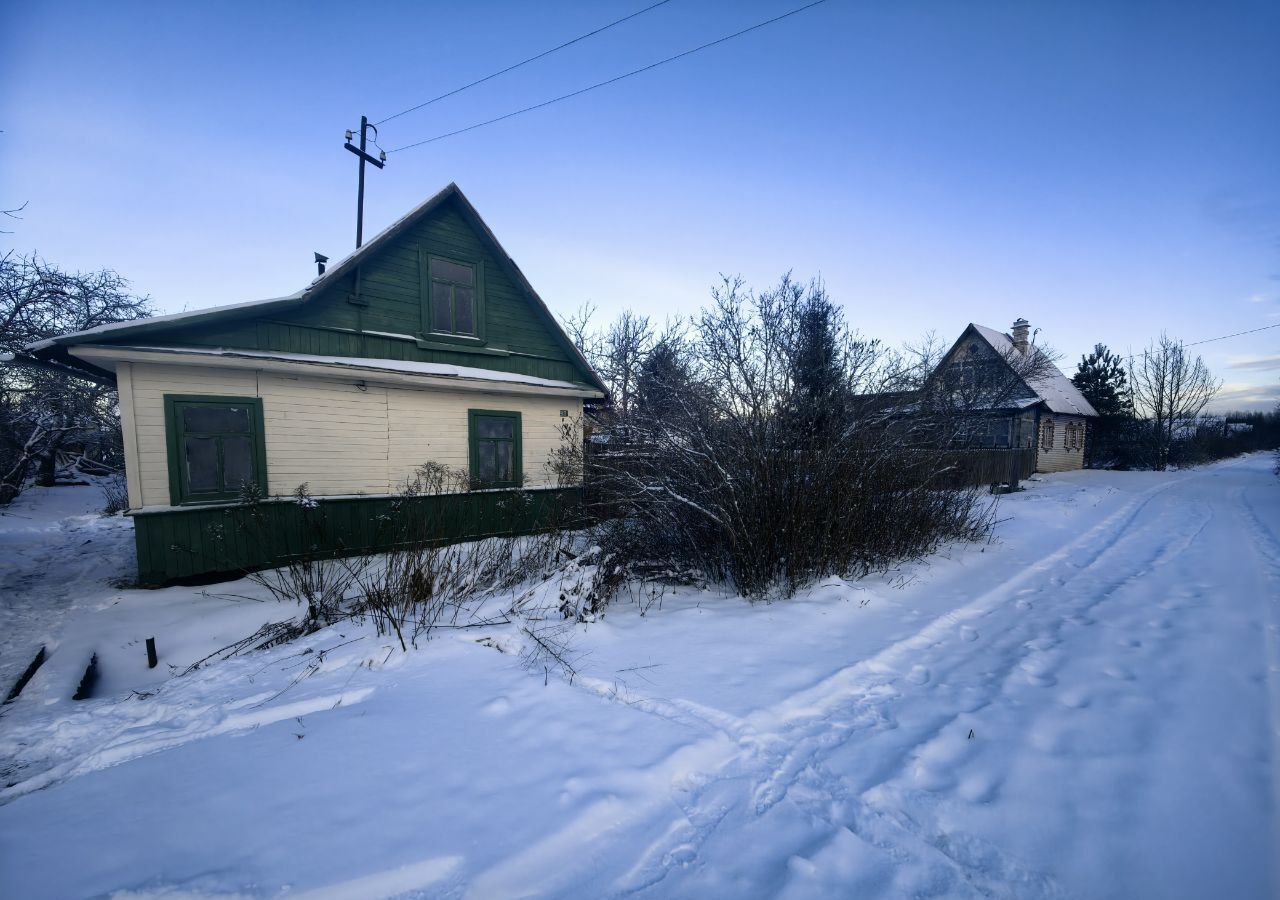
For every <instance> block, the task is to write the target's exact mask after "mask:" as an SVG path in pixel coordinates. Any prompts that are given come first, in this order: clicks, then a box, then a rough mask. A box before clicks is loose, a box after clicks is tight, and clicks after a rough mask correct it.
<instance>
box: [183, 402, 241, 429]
mask: <svg viewBox="0 0 1280 900" xmlns="http://www.w3.org/2000/svg"><path fill="white" fill-rule="evenodd" d="M182 427H183V428H184V429H185V430H186V431H204V432H213V433H215V434H227V433H238V434H245V433H248V431H249V410H248V408H247V407H244V406H185V407H183V409H182Z"/></svg>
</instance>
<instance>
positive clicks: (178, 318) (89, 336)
mask: <svg viewBox="0 0 1280 900" xmlns="http://www.w3.org/2000/svg"><path fill="white" fill-rule="evenodd" d="M449 200H453V201H455V204H456V207H455V208H456V209H457V210H458V211H459V212H460V213H461V214H462V216H463V218H465V219H466V220H467V221H468V223H469V224H470V225H471V226H472V227H473V228H474V229H475V231H476V232H477V233H478V234H479V236H480V237H481V239H482V240H483V241H485V242H487V243H488V244H489V245H490V247H491V249H492V251H493V253H494V255H495V256H496V258H497V259H498V261H499V263H501V264H502V266H503V268H504V269H505V270H506V272H507V274H508V275H510V277H511V279H512V280H513V281H514V282H515V283H516V285H517V286H518V287H519V288H521V289H523V290H524V292H525V293H526V294H527V296H528V297H529V298H530V300H531V301H532V305H533V306H534V308H535V309H536V310H537V311H538V312H540V313H541V314H542V316H544V317H545V319H546V321H547V322H548V323H549V325H550V330H551V332H552V333H553V334H554V335H555V337H556V338H557V339H558V340H559V342H560V344H561V346H562V347H563V348H564V350H565V352H566V353H568V354H569V357H570V359H572V360H573V361H574V363H576V365H577V366H578V367H579V368H580V369H581V370H582V373H583V375H584V380H585V381H586V382H588V383H589V384H591V385H592V386H593V387H595V388H597V389H599V390H600V391H602V392H604V391H606V388H605V385H604V382H603V381H601V380H600V376H599V375H597V374H596V372H595V370H594V369H593V368H592V367H591V363H589V362H588V361H587V358H586V357H585V356H583V355H582V352H581V351H580V350H579V349H578V348H577V346H575V345H574V343H573V341H571V340H570V339H569V337H568V335H566V334H565V333H564V329H563V328H561V326H560V324H559V322H558V321H557V320H556V317H555V315H554V314H552V312H551V310H550V308H549V307H548V306H547V304H546V302H545V301H544V300H543V299H542V298H541V297H540V296H538V292H537V291H535V290H534V289H533V285H532V284H530V283H529V279H527V278H526V277H525V275H524V273H523V272H522V271H520V267H519V266H517V265H516V262H515V260H514V259H512V258H511V257H510V256H509V255H508V254H507V251H506V250H505V249H503V247H502V245H501V244H500V243H498V238H497V236H496V235H494V233H493V231H492V230H491V229H490V228H489V226H488V224H487V223H486V222H485V221H484V219H482V218H480V213H479V212H477V211H476V208H475V207H474V206H472V205H471V201H470V200H468V199H467V197H466V195H465V194H463V193H462V189H461V188H459V187H458V185H457V184H455V183H453V182H450V183H449V184H447V185H445V187H444V188H442V189H441V190H440V191H438V192H437V193H436V194H434V195H433V196H431V197H429V198H428V199H426V200H425V201H423V202H422V203H419V204H418V205H417V206H416V207H414V208H413V209H412V210H410V211H409V212H408V213H406V214H405V215H403V216H401V217H400V218H399V219H397V220H396V221H395V222H393V223H392V224H391V225H390V226H388V227H387V228H384V229H383V230H382V231H380V232H379V233H378V234H377V235H376V236H375V237H374V238H372V239H371V240H370V241H369V242H368V243H366V244H364V245H363V246H361V247H359V248H357V249H356V250H354V251H352V252H351V253H349V254H347V255H346V256H345V257H343V258H342V259H341V260H339V261H338V262H337V263H336V264H334V265H331V266H330V267H329V268H328V269H327V270H326V271H325V272H324V274H323V275H320V276H319V277H317V278H315V279H313V280H312V281H311V283H310V284H309V285H307V286H306V287H305V288H303V289H302V290H300V291H297V292H296V293H293V294H289V295H288V296H285V297H276V298H273V299H270V300H253V301H249V302H246V303H234V304H230V305H227V306H215V307H210V308H207V309H199V310H191V311H189V312H183V313H174V314H172V315H167V316H153V317H151V318H147V319H135V320H132V321H129V322H114V323H111V324H108V325H99V326H97V327H96V328H90V329H86V330H84V331H76V332H71V333H69V334H63V335H59V336H58V337H55V338H50V339H48V340H43V341H37V342H36V343H33V344H31V345H29V346H27V347H25V348H24V350H25V352H27V353H38V352H40V351H47V350H49V349H50V348H52V347H55V346H64V345H72V344H84V343H89V342H92V341H93V339H94V338H95V337H98V336H100V335H104V334H107V333H110V332H119V333H128V334H131V335H132V334H149V333H151V332H153V331H160V330H163V329H165V328H168V327H169V326H171V325H174V324H188V325H190V324H196V323H198V322H201V321H204V320H207V319H220V318H224V317H227V316H231V317H236V316H239V315H253V314H261V313H264V312H268V311H271V310H274V309H276V308H277V307H279V308H284V307H290V306H295V305H299V304H302V303H304V302H306V301H307V300H308V299H310V298H311V297H313V296H315V295H316V294H317V292H318V291H319V290H320V289H321V288H324V287H328V286H329V285H330V284H333V283H335V282H337V281H338V279H341V278H342V277H344V276H345V275H347V274H349V273H350V272H352V271H353V270H354V269H355V268H356V267H357V266H358V265H360V263H361V262H363V261H364V260H365V259H366V258H368V257H369V256H371V255H373V254H375V253H377V252H378V251H379V250H380V249H382V248H383V247H385V246H386V245H387V244H388V243H389V242H390V241H392V240H394V239H395V238H396V237H397V236H398V235H400V234H401V233H402V232H403V231H405V229H407V228H409V227H411V226H412V225H413V224H414V223H416V222H417V221H419V220H420V219H421V218H422V217H423V216H425V215H427V214H428V213H430V212H431V211H432V210H434V209H436V208H437V207H439V206H440V205H441V204H443V203H445V202H446V201H449ZM114 336H115V335H113V337H114ZM397 336H398V335H397Z"/></svg>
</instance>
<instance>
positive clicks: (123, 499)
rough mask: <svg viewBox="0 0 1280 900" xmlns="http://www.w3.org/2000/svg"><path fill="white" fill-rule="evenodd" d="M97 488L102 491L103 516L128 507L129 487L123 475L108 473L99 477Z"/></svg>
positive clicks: (122, 510) (112, 514)
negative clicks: (103, 476)
mask: <svg viewBox="0 0 1280 900" xmlns="http://www.w3.org/2000/svg"><path fill="white" fill-rule="evenodd" d="M98 489H99V490H101V491H102V499H103V506H102V514H103V515H104V516H114V515H115V514H116V513H121V512H124V511H125V510H126V509H128V508H129V488H128V486H127V485H126V484H125V480H124V475H108V476H106V477H105V478H102V479H100V480H99V481H98Z"/></svg>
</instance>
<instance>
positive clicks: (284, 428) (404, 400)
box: [121, 363, 582, 506]
mask: <svg viewBox="0 0 1280 900" xmlns="http://www.w3.org/2000/svg"><path fill="white" fill-rule="evenodd" d="M129 384H130V391H129V394H130V397H131V401H132V402H131V408H130V410H129V413H130V414H129V415H128V416H127V417H122V418H123V421H125V422H131V428H132V431H133V439H132V440H127V441H126V450H127V453H126V456H127V457H128V459H127V462H128V464H129V479H130V483H131V485H132V484H136V485H137V495H138V496H137V502H138V503H140V504H141V505H143V506H163V505H167V504H168V503H169V502H170V501H169V468H168V447H167V444H166V443H165V422H164V397H165V395H166V394H198V395H206V396H226V397H259V398H261V399H262V412H263V420H264V425H265V428H266V434H265V438H266V448H267V480H268V486H267V490H268V492H269V493H271V494H288V493H291V492H292V491H293V490H294V489H295V488H296V487H297V486H298V485H300V484H302V483H304V482H305V483H306V484H307V486H308V490H310V492H311V493H312V494H313V495H315V496H318V497H320V496H335V495H344V494H362V493H363V494H385V493H389V492H392V491H394V490H396V488H397V487H398V486H399V485H400V484H402V483H403V482H404V481H405V480H406V479H407V478H409V477H410V476H411V475H412V474H413V471H414V469H415V468H417V467H418V466H420V465H422V464H423V463H426V462H440V463H443V464H445V465H448V466H450V467H452V468H457V469H462V470H466V469H467V468H468V466H469V463H470V460H469V455H468V446H469V445H468V440H467V438H468V434H467V429H468V417H467V413H468V410H471V409H487V410H503V411H513V412H519V413H520V414H521V425H522V453H523V464H524V475H525V479H526V482H527V483H528V484H530V485H543V484H549V483H552V479H550V478H549V477H548V474H547V472H546V463H547V460H548V459H549V457H550V456H551V453H552V451H553V450H554V449H555V448H556V447H557V446H559V443H560V440H561V434H562V432H561V426H562V425H563V424H564V423H565V422H566V421H569V419H565V418H563V417H561V415H560V411H561V410H565V411H567V412H568V413H569V416H570V417H571V418H572V419H577V418H578V417H580V416H581V414H582V401H581V400H578V399H576V398H566V397H538V396H533V395H524V394H491V393H479V392H472V391H447V390H439V389H434V388H433V389H423V390H414V389H411V388H404V387H383V386H380V385H375V384H367V385H357V384H356V383H354V382H347V381H340V380H328V379H320V378H308V377H292V376H286V375H277V374H271V373H258V372H253V371H251V370H237V369H225V368H215V367H201V366H174V365H154V364H149V363H134V364H132V365H131V367H130V377H129ZM121 402H122V403H124V402H126V401H125V400H124V398H123V397H122V399H121ZM130 444H132V449H131V450H130V449H129V445H130Z"/></svg>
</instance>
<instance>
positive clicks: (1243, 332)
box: [1183, 322, 1280, 347]
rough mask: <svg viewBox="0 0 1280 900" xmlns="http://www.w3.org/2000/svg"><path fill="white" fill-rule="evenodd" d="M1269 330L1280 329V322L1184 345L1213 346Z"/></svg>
mask: <svg viewBox="0 0 1280 900" xmlns="http://www.w3.org/2000/svg"><path fill="white" fill-rule="evenodd" d="M1268 328H1280V322H1277V323H1275V324H1274V325H1263V326H1262V327H1261V328H1250V329H1249V330H1248V331H1237V332H1236V333H1235V334H1224V335H1223V336H1222V337H1215V338H1205V339H1204V340H1203V341H1192V342H1191V343H1190V344H1183V346H1184V347H1195V346H1197V345H1199V344H1212V343H1213V342H1214V341H1225V340H1226V339H1227V338H1233V337H1240V335H1242V334H1254V333H1255V332H1259V331H1266V330H1267V329H1268Z"/></svg>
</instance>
